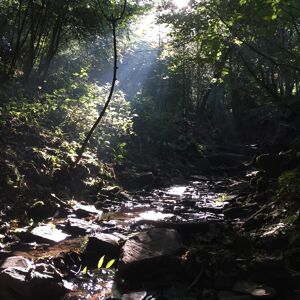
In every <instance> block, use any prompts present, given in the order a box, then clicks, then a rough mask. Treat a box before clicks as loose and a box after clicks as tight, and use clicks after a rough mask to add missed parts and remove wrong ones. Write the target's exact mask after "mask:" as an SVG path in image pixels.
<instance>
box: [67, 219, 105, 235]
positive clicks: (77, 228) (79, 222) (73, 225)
mask: <svg viewBox="0 0 300 300" xmlns="http://www.w3.org/2000/svg"><path fill="white" fill-rule="evenodd" d="M64 228H65V231H66V232H68V233H71V234H73V235H74V234H75V235H85V234H88V233H91V232H92V231H96V230H97V229H99V226H98V225H97V224H95V223H92V222H89V221H86V220H83V219H78V218H71V217H69V218H68V220H67V223H66V225H65V226H64Z"/></svg>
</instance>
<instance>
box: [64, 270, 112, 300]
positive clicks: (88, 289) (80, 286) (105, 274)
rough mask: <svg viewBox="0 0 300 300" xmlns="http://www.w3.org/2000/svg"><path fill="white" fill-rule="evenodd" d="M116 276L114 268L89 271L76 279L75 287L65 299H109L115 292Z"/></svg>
mask: <svg viewBox="0 0 300 300" xmlns="http://www.w3.org/2000/svg"><path fill="white" fill-rule="evenodd" d="M114 276H115V271H114V270H105V269H100V270H95V271H89V272H88V274H86V275H81V276H79V277H78V278H75V279H74V282H73V283H74V285H75V289H74V290H73V291H72V292H70V293H69V294H68V295H67V296H66V297H65V298H64V299H67V300H71V299H76V300H78V299H90V300H92V299H107V297H111V296H112V293H113V292H112V290H113V283H114Z"/></svg>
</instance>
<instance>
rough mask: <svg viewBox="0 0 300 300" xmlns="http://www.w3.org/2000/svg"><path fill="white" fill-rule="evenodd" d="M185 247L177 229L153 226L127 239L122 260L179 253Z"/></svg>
mask: <svg viewBox="0 0 300 300" xmlns="http://www.w3.org/2000/svg"><path fill="white" fill-rule="evenodd" d="M183 248H184V247H183V244H182V241H181V237H180V235H179V233H178V232H177V231H176V230H175V229H167V228H153V229H150V230H149V231H146V232H141V233H138V234H137V235H135V236H134V237H133V238H131V239H129V240H128V241H126V243H125V244H124V246H123V248H122V250H123V256H122V260H123V261H124V263H125V264H128V263H132V262H136V261H140V260H143V259H149V258H152V257H158V256H163V255H173V254H177V253H178V252H180V251H181V250H183Z"/></svg>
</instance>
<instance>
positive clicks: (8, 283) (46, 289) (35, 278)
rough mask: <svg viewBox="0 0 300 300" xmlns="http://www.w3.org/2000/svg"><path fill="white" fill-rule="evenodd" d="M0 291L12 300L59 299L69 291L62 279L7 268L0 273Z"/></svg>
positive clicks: (30, 270)
mask: <svg viewBox="0 0 300 300" xmlns="http://www.w3.org/2000/svg"><path fill="white" fill-rule="evenodd" d="M0 290H1V291H6V292H7V295H13V297H11V299H22V300H23V299H24V300H25V299H27V300H29V299H30V300H35V299H36V300H38V299H44V300H46V299H49V300H50V299H51V300H52V299H53V300H54V299H59V298H60V297H61V296H63V295H64V294H65V293H66V292H67V290H66V289H65V287H64V285H63V282H62V280H61V279H60V278H58V277H57V278H54V277H53V276H52V275H48V274H42V273H39V272H36V271H34V270H32V269H22V268H7V269H5V270H3V271H2V272H1V273H0Z"/></svg>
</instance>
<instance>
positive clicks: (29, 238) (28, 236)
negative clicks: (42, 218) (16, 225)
mask: <svg viewBox="0 0 300 300" xmlns="http://www.w3.org/2000/svg"><path fill="white" fill-rule="evenodd" d="M16 235H17V236H18V237H19V238H20V239H21V242H25V243H31V242H37V243H44V244H55V243H59V242H61V241H63V240H65V239H67V238H68V237H69V235H68V234H66V233H64V232H62V231H61V230H60V229H57V228H56V227H55V226H54V225H52V224H44V225H40V226H37V227H35V228H33V229H32V230H31V231H30V230H29V228H28V227H24V228H20V229H18V230H17V231H16Z"/></svg>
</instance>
